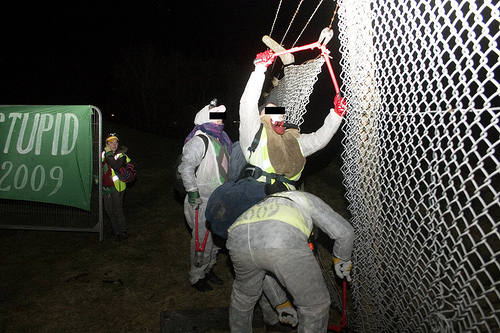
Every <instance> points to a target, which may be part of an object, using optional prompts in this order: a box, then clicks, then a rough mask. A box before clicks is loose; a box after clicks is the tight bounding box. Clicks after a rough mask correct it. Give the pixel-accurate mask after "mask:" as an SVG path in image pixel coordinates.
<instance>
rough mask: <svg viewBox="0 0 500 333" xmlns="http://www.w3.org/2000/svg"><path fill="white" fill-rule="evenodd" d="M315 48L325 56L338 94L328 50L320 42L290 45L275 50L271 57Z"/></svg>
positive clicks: (338, 90)
mask: <svg viewBox="0 0 500 333" xmlns="http://www.w3.org/2000/svg"><path fill="white" fill-rule="evenodd" d="M315 48H317V49H320V50H321V55H322V56H323V58H325V62H326V66H327V67H328V71H329V72H330V76H331V77H332V82H333V86H334V88H335V92H336V93H337V94H339V93H340V89H339V85H338V83H337V79H336V78H335V73H334V72H333V68H332V64H331V63H330V57H329V54H330V51H329V50H328V49H327V48H326V46H325V45H323V44H321V43H320V42H315V43H312V44H307V45H304V46H298V47H292V48H291V49H289V50H285V51H281V52H276V53H273V57H274V58H276V57H279V56H280V55H283V54H286V53H294V52H297V51H304V50H309V49H310V50H312V49H315Z"/></svg>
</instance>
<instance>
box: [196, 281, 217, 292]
mask: <svg viewBox="0 0 500 333" xmlns="http://www.w3.org/2000/svg"><path fill="white" fill-rule="evenodd" d="M191 286H192V287H193V288H194V289H196V290H198V291H201V292H205V291H210V290H213V288H212V286H211V285H210V284H209V283H208V281H207V279H206V278H205V279H200V280H198V281H197V282H196V283H195V284H192V285H191Z"/></svg>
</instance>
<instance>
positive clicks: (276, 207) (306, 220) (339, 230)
mask: <svg viewBox="0 0 500 333" xmlns="http://www.w3.org/2000/svg"><path fill="white" fill-rule="evenodd" d="M313 224H314V225H316V226H318V227H319V228H320V229H321V230H323V231H324V232H325V233H326V234H327V235H328V236H329V237H330V238H332V239H334V240H335V243H334V247H333V252H332V253H333V256H334V257H335V259H337V260H339V261H337V264H336V272H337V274H338V275H339V277H341V278H344V277H346V278H348V281H349V279H350V277H349V273H350V267H351V263H350V257H351V253H352V249H353V240H354V230H353V228H352V226H351V225H350V224H349V222H348V221H347V220H346V219H344V218H343V217H342V216H340V215H339V214H337V213H336V212H335V211H333V210H332V209H331V208H330V206H328V205H327V204H326V203H325V202H323V201H322V200H321V199H320V198H318V197H317V196H315V195H313V194H310V193H306V192H301V191H285V192H280V193H276V194H273V195H270V196H268V197H267V198H266V199H264V200H263V201H261V202H259V203H257V204H256V205H254V206H253V207H251V208H250V209H248V210H247V211H246V212H245V213H243V214H242V215H241V216H240V217H239V218H238V219H237V220H236V222H235V223H234V224H233V225H232V226H231V227H230V228H229V232H228V235H229V236H228V241H227V243H226V246H227V248H228V249H229V254H230V256H231V260H232V262H233V265H234V271H235V274H236V277H235V281H234V283H233V292H232V295H231V305H230V326H231V332H232V333H237V332H248V331H249V328H250V329H251V321H252V314H253V312H252V311H253V306H254V305H255V303H256V302H257V301H258V299H259V298H260V295H261V291H262V287H263V284H262V283H263V282H262V281H263V279H264V277H265V276H266V274H272V275H273V276H274V277H276V279H277V280H278V281H279V282H280V284H281V285H282V286H284V287H285V288H286V289H287V291H288V292H289V293H290V294H291V295H292V297H293V300H294V303H295V304H297V312H298V318H299V327H298V331H299V332H301V331H302V332H326V330H327V325H328V314H329V306H330V296H329V293H328V289H327V288H326V286H325V284H324V281H323V276H322V274H321V270H320V268H319V265H318V262H317V261H316V259H315V257H314V254H313V252H312V251H311V249H310V248H309V244H308V238H309V236H310V234H311V230H312V227H313Z"/></svg>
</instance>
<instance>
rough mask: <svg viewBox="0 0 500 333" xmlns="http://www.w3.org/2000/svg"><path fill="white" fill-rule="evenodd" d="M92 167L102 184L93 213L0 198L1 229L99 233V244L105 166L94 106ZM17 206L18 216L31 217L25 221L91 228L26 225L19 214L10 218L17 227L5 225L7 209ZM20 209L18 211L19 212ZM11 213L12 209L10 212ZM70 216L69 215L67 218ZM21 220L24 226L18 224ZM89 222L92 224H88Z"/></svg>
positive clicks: (97, 186) (99, 118)
mask: <svg viewBox="0 0 500 333" xmlns="http://www.w3.org/2000/svg"><path fill="white" fill-rule="evenodd" d="M92 111H93V114H92V124H91V126H92V164H93V170H94V172H93V173H94V174H96V171H97V175H98V178H96V179H98V180H99V182H98V183H97V184H95V183H94V186H93V188H92V192H91V207H90V208H91V209H90V212H87V211H83V210H81V209H78V208H74V207H68V206H61V205H55V204H49V203H41V202H31V201H21V200H9V199H0V215H1V216H2V218H1V219H0V229H12V230H37V231H73V232H97V233H99V241H100V242H101V241H102V240H103V239H104V234H103V229H104V228H103V203H102V163H101V151H102V113H101V110H99V108H97V107H95V106H92ZM9 207H10V208H12V207H14V209H13V211H18V212H19V213H21V211H22V213H24V214H25V215H28V216H26V217H24V221H26V220H29V221H30V222H32V221H39V222H42V224H43V222H44V221H46V220H50V221H54V220H56V221H57V220H59V221H62V222H68V217H71V218H73V219H74V218H75V217H76V218H77V219H79V220H78V221H84V222H86V223H87V224H89V225H91V224H92V223H94V224H93V225H92V226H86V227H78V226H68V225H48V224H46V225H34V224H28V223H22V222H24V221H23V219H22V218H20V215H17V216H16V213H15V212H14V213H11V214H10V217H12V218H15V219H16V223H17V224H3V223H9V222H10V219H9V218H8V217H7V219H6V218H5V217H6V216H8V215H7V213H6V212H7V208H9ZM18 207H19V209H18ZM11 211H12V210H11ZM68 215H69V216H68ZM19 221H21V223H19ZM89 222H90V223H89Z"/></svg>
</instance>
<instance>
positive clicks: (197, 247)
mask: <svg viewBox="0 0 500 333" xmlns="http://www.w3.org/2000/svg"><path fill="white" fill-rule="evenodd" d="M195 218H196V220H195V233H196V236H195V239H194V249H195V251H199V252H204V251H205V246H206V245H207V238H208V233H209V231H208V230H207V232H206V233H205V239H203V243H201V246H200V240H199V238H198V209H196V212H195Z"/></svg>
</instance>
